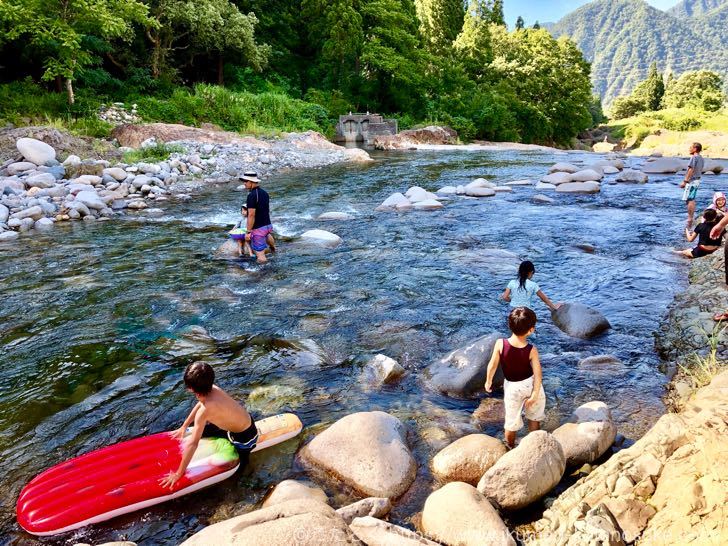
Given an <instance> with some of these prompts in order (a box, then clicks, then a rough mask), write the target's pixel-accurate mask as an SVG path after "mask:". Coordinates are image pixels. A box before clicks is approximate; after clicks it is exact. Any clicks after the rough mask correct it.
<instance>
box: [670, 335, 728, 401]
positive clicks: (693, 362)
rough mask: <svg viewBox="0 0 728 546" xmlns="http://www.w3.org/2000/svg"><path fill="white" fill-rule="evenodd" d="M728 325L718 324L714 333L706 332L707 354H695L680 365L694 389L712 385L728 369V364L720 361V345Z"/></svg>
mask: <svg viewBox="0 0 728 546" xmlns="http://www.w3.org/2000/svg"><path fill="white" fill-rule="evenodd" d="M726 328H728V324H723V323H718V324H717V325H716V326H715V327H714V328H713V331H712V332H710V333H707V332H706V335H707V338H708V352H707V354H704V355H701V354H694V355H691V356H690V357H688V358H687V359H686V361H685V362H684V363H680V364H678V366H679V368H680V371H681V372H682V375H684V376H685V378H687V379H688V380H689V381H690V382H691V383H692V387H693V389H699V388H701V387H704V386H705V385H707V384H708V383H710V382H711V381H712V380H713V378H714V377H715V376H716V375H718V374H719V373H720V372H722V371H724V370H726V369H728V362H726V361H723V360H720V359H718V344H719V342H720V340H721V336H722V335H723V333H724V332H725V330H726Z"/></svg>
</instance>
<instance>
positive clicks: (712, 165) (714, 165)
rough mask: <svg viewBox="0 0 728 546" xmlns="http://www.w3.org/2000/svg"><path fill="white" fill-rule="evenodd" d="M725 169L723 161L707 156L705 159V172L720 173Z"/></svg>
mask: <svg viewBox="0 0 728 546" xmlns="http://www.w3.org/2000/svg"><path fill="white" fill-rule="evenodd" d="M724 169H725V166H724V165H723V163H719V162H718V161H716V160H715V159H711V158H709V157H706V158H705V159H704V160H703V173H713V174H720V173H722V172H723V170H724Z"/></svg>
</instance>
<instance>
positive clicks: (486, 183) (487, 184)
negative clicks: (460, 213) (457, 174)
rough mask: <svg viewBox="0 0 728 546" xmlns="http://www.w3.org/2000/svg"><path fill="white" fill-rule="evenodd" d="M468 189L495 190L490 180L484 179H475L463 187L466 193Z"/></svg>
mask: <svg viewBox="0 0 728 546" xmlns="http://www.w3.org/2000/svg"><path fill="white" fill-rule="evenodd" d="M470 188H491V189H492V188H495V184H493V182H491V181H490V180H488V179H486V178H476V179H475V180H473V181H472V182H470V183H469V184H466V185H465V190H466V191H467V190H468V189H470Z"/></svg>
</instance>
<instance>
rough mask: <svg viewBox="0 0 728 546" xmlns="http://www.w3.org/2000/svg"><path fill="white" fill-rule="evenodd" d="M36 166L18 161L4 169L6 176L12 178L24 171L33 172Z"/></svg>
mask: <svg viewBox="0 0 728 546" xmlns="http://www.w3.org/2000/svg"><path fill="white" fill-rule="evenodd" d="M35 167H36V164H35V163H31V162H29V161H18V162H17V163H11V164H10V165H8V166H7V167H6V169H7V171H8V174H9V175H10V176H14V175H16V174H20V173H23V172H26V171H32V170H35Z"/></svg>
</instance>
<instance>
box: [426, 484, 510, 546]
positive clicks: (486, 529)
mask: <svg viewBox="0 0 728 546" xmlns="http://www.w3.org/2000/svg"><path fill="white" fill-rule="evenodd" d="M421 526H422V530H423V531H424V532H425V533H426V534H427V535H428V536H430V537H432V538H433V539H435V540H437V541H439V542H442V543H443V544H448V545H452V546H484V545H488V546H515V544H516V542H515V540H513V537H512V536H511V533H510V531H509V530H508V528H507V527H506V525H505V523H503V520H502V519H501V517H500V515H499V514H498V512H497V511H496V510H495V508H493V506H491V504H490V502H489V501H488V499H486V497H485V496H484V495H482V494H481V493H480V492H479V491H478V490H477V489H476V488H475V487H473V486H472V485H469V484H467V483H462V482H452V483H448V484H447V485H445V486H443V487H442V488H440V489H438V490H437V491H435V492H433V493H432V494H431V495H430V496H429V497H427V500H426V501H425V507H424V510H423V511H422V521H421Z"/></svg>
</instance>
